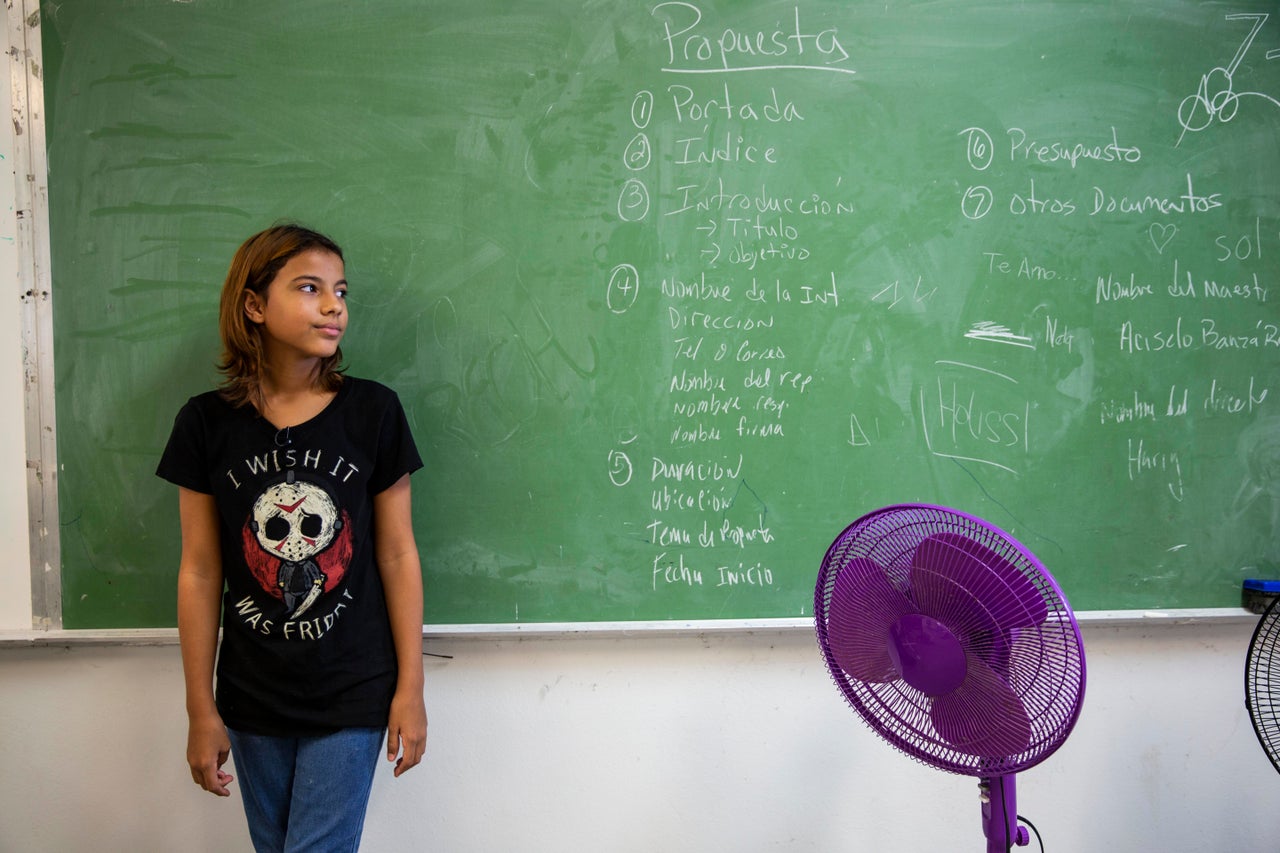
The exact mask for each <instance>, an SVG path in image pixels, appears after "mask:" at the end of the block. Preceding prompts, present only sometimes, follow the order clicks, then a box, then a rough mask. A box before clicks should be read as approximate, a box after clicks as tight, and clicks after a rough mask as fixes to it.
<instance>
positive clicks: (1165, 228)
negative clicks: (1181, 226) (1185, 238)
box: [1147, 222, 1178, 255]
mask: <svg viewBox="0 0 1280 853" xmlns="http://www.w3.org/2000/svg"><path fill="white" fill-rule="evenodd" d="M1177 233H1178V226H1177V225H1172V224H1165V223H1163V222H1153V223H1151V227H1150V228H1148V229H1147V234H1148V236H1150V237H1151V245H1153V246H1155V247H1156V253H1157V254H1160V255H1163V254H1164V247H1165V246H1167V245H1169V241H1170V240H1172V239H1173V235H1175V234H1177Z"/></svg>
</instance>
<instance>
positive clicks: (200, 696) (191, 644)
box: [178, 488, 232, 797]
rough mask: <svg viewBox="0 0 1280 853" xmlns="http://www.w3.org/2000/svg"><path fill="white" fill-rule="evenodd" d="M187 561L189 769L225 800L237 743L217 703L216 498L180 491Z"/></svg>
mask: <svg viewBox="0 0 1280 853" xmlns="http://www.w3.org/2000/svg"><path fill="white" fill-rule="evenodd" d="M178 514H179V517H180V518H181V522H182V561H181V563H180V564H179V566H178V642H179V644H180V646H181V648H182V672H183V676H184V678H185V680H186V690H187V719H188V729H187V764H189V765H190V766H191V778H192V779H194V780H195V782H196V784H197V785H199V786H200V787H201V788H204V789H205V790H206V791H208V792H210V793H212V794H217V795H218V796H220V797H228V796H230V795H231V792H230V791H228V790H227V784H228V783H230V782H231V781H232V777H231V775H230V774H229V773H226V772H225V771H223V769H222V765H223V764H225V763H226V761H227V757H228V756H229V755H230V753H231V742H230V740H228V739H227V729H226V727H225V726H224V725H223V723H222V717H221V715H220V714H219V713H218V709H217V706H215V705H214V701H213V664H214V659H215V658H216V656H217V649H218V622H219V617H220V615H221V612H222V551H221V547H220V546H219V543H218V509H217V506H216V505H215V504H214V502H213V496H212V495H206V494H202V493H201V492H195V491H192V490H190V489H184V488H179V489H178Z"/></svg>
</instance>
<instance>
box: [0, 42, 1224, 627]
mask: <svg viewBox="0 0 1280 853" xmlns="http://www.w3.org/2000/svg"><path fill="white" fill-rule="evenodd" d="M11 35H12V33H11ZM39 50H40V48H39V39H38V38H37V39H36V40H35V44H34V46H31V45H28V47H27V48H26V55H27V56H28V57H30V61H29V62H28V63H24V72H25V73H26V74H30V73H31V72H30V69H32V68H33V67H38V66H39V64H40V62H39V60H40V56H39ZM35 80H36V83H37V84H38V83H39V82H40V81H39V79H38V77H37V78H35ZM28 85H30V81H28ZM15 88H16V84H15ZM26 126H27V129H28V131H29V132H28V134H26V141H27V142H28V143H29V144H30V145H31V149H32V150H31V151H30V152H28V156H29V158H30V160H31V162H33V163H34V164H36V166H35V168H33V170H32V172H31V174H32V175H33V176H36V180H35V181H34V185H35V186H34V192H33V193H32V196H33V201H32V204H31V206H30V207H27V206H26V205H22V206H21V209H23V210H24V211H25V210H30V211H32V212H33V214H34V215H33V216H31V217H29V218H28V221H29V222H30V223H32V225H31V232H32V234H31V238H30V246H29V247H28V246H26V245H25V243H24V246H23V250H24V251H23V253H22V255H23V258H24V260H23V262H22V272H23V273H24V274H25V275H27V276H29V277H30V278H31V279H33V285H32V287H30V288H27V289H25V292H28V293H34V294H37V295H38V298H32V299H28V300H27V302H28V303H29V304H30V305H31V307H32V310H31V311H30V312H28V313H29V315H30V316H29V317H28V316H24V324H23V332H24V342H27V341H36V342H37V345H36V346H34V347H27V349H28V359H30V355H29V353H30V352H35V353H36V354H37V356H36V359H35V370H34V371H33V372H34V374H35V375H36V377H37V380H36V381H35V382H33V383H29V392H30V393H29V396H28V401H27V410H28V413H29V414H30V413H31V412H33V411H34V412H37V413H39V414H40V417H38V418H37V419H36V420H35V425H34V427H33V426H31V425H30V421H29V426H28V454H29V457H30V460H29V461H30V462H31V465H29V468H30V469H31V470H32V471H33V474H32V477H31V478H30V482H33V483H35V484H36V485H35V486H34V487H33V489H32V492H33V499H32V500H31V501H30V502H29V507H30V512H31V515H32V524H31V529H32V532H33V545H32V550H33V560H32V582H33V583H32V587H33V606H34V607H35V612H36V617H37V620H45V621H46V622H47V623H49V624H59V623H60V621H61V620H60V616H59V613H60V587H59V585H58V577H59V573H58V572H57V571H53V572H49V571H41V570H39V569H38V567H39V566H58V565H60V558H59V537H58V534H57V525H51V526H48V530H49V531H50V532H49V533H48V534H47V535H45V534H44V533H41V535H39V536H37V535H36V532H37V531H40V530H43V529H45V527H46V525H44V523H43V520H44V519H47V518H57V517H58V515H57V512H56V507H57V488H56V472H57V470H58V469H57V464H56V451H54V450H53V449H52V448H51V445H52V442H53V439H54V436H55V434H56V432H55V427H56V418H55V417H54V416H53V415H52V399H51V398H52V394H51V388H52V384H53V382H52V375H53V369H52V347H51V345H49V344H48V341H49V336H50V335H51V333H52V320H51V313H52V304H51V303H52V296H51V294H52V293H53V288H52V285H51V282H50V274H49V260H48V258H49V235H48V233H47V230H44V231H42V229H41V227H40V223H41V222H43V223H44V228H45V229H47V227H48V226H47V222H48V216H47V209H46V210H44V215H43V217H42V216H41V215H40V212H41V211H40V206H39V205H40V199H42V198H47V174H46V173H45V171H46V170H47V166H46V165H45V164H44V163H43V162H42V161H43V157H42V154H43V149H44V146H43V141H41V142H40V144H39V145H38V146H37V145H35V144H32V143H33V142H34V140H37V139H39V138H40V137H42V136H43V134H44V130H45V129H44V127H43V115H42V113H40V112H39V111H35V113H34V115H32V114H31V113H28V119H27V122H26ZM20 160H21V158H20ZM28 183H31V182H28ZM19 185H20V186H21V182H19ZM28 367H30V363H29V364H28ZM41 390H43V393H40V391H41ZM33 397H34V398H36V403H35V404H34V405H33V403H32V398H33ZM33 435H34V436H35V438H32V436H33ZM33 445H34V446H39V447H40V448H41V452H40V453H39V454H34V453H32V451H31V448H32V446H33ZM41 471H44V472H53V475H52V476H45V477H41V476H39V472H41ZM34 495H38V500H36V499H34ZM51 510H52V511H51ZM37 551H38V552H39V555H38V558H37V556H36V552H37ZM37 581H38V583H37ZM41 600H43V602H42V603H41ZM1095 612H1099V613H1117V612H1118V613H1135V612H1136V613H1143V612H1148V611H1095ZM1150 612H1162V613H1175V614H1176V613H1178V612H1186V613H1187V614H1201V615H1204V616H1209V617H1213V616H1224V617H1225V616H1228V615H1232V614H1234V613H1235V610H1234V608H1232V609H1225V610H1223V611H1215V612H1213V613H1210V612H1208V611H1205V610H1203V609H1197V608H1187V609H1186V610H1185V611H1180V610H1169V611H1150ZM1115 618H1118V619H1123V618H1128V617H1122V616H1117V617H1115ZM726 621H727V622H729V623H738V624H739V626H740V627H745V628H750V627H751V626H754V625H758V624H761V621H762V620H749V619H748V620H726ZM773 621H774V620H768V619H766V620H763V622H765V623H769V622H773ZM788 622H789V620H786V619H782V620H780V622H779V624H782V623H788ZM543 624H559V623H543ZM595 624H596V623H563V624H562V626H561V627H559V628H558V629H557V630H569V631H572V630H575V629H574V628H573V627H572V626H574V625H588V626H593V625H595ZM601 624H602V627H604V626H610V625H612V626H614V627H613V628H611V630H624V631H625V630H630V629H627V628H625V627H624V628H621V629H619V628H617V626H618V625H624V626H625V625H627V624H630V623H609V622H605V623H601ZM634 624H636V625H643V626H645V628H644V630H650V629H652V628H654V627H662V626H670V627H672V628H673V629H676V628H677V627H678V626H679V625H681V624H686V625H687V624H690V623H688V622H685V623H681V622H680V621H679V620H672V621H671V622H669V623H668V622H661V621H658V622H649V621H646V622H638V623H634ZM513 625H514V626H515V628H514V630H517V631H519V630H521V626H520V623H513ZM440 627H445V626H440ZM605 629H607V630H608V629H610V628H605ZM462 630H467V629H466V628H465V627H464V628H462Z"/></svg>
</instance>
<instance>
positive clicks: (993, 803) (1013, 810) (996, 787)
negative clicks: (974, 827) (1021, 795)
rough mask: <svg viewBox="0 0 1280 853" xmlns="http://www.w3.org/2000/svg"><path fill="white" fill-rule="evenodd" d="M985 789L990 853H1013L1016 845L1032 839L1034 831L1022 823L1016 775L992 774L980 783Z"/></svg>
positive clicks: (984, 830)
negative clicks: (1019, 820) (1021, 824)
mask: <svg viewBox="0 0 1280 853" xmlns="http://www.w3.org/2000/svg"><path fill="white" fill-rule="evenodd" d="M978 787H979V789H980V790H981V791H982V834H983V835H985V836H987V853H1009V850H1011V849H1012V848H1013V846H1014V845H1015V844H1016V845H1017V846H1019V847H1023V846H1025V845H1027V844H1029V843H1030V842H1031V833H1029V832H1027V830H1026V827H1023V826H1019V825H1018V795H1017V785H1016V783H1015V782H1014V777H1013V776H1012V775H1009V776H992V777H990V778H987V779H983V780H982V781H981V783H979V785H978Z"/></svg>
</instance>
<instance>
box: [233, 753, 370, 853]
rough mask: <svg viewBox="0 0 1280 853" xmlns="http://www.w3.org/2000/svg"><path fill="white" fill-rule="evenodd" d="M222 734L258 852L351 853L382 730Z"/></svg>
mask: <svg viewBox="0 0 1280 853" xmlns="http://www.w3.org/2000/svg"><path fill="white" fill-rule="evenodd" d="M227 735H228V736H229V737H230V739H231V757H232V760H233V761H234V763H235V768H236V781H237V782H238V783H239V785H240V796H241V798H242V799H243V800H244V812H245V817H246V818H247V819H248V821H249V836H250V838H252V839H253V847H254V849H255V850H257V851H258V853H302V851H307V853H338V851H342V853H355V850H356V849H357V848H358V847H359V846H360V833H361V831H362V830H363V828H364V813H365V808H366V807H367V806H368V804H369V789H370V788H371V787H372V786H373V771H374V768H375V767H377V764H378V756H379V755H380V754H381V752H382V743H383V730H382V729H342V730H341V731H338V732H335V733H334V734H331V735H322V736H319V737H273V736H269V735H254V734H247V733H245V732H236V731H231V730H228V731H227Z"/></svg>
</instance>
